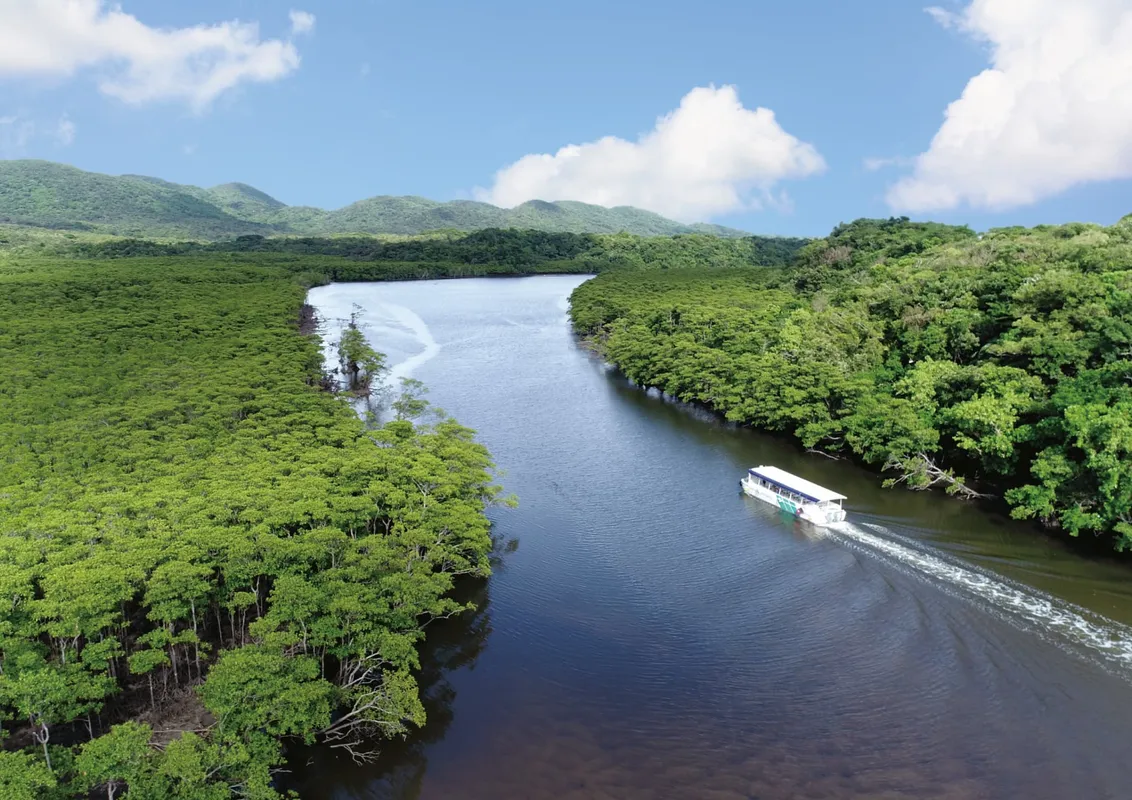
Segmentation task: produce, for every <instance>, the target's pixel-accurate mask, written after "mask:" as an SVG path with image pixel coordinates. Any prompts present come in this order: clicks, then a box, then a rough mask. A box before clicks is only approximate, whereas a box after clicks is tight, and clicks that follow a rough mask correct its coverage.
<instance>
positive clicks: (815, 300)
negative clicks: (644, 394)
mask: <svg viewBox="0 0 1132 800" xmlns="http://www.w3.org/2000/svg"><path fill="white" fill-rule="evenodd" d="M571 315H572V318H573V322H574V325H575V327H576V328H577V329H578V330H579V331H580V332H582V333H583V334H585V335H587V336H589V337H591V338H592V339H593V341H594V342H595V343H597V345H598V346H599V347H600V348H601V349H602V351H603V352H604V354H605V355H606V356H607V357H608V358H609V360H611V361H612V362H614V363H615V364H617V365H618V366H620V367H621V369H622V370H623V371H624V372H625V374H626V375H628V377H629V378H631V379H632V380H634V381H635V382H637V383H639V384H642V385H645V386H655V387H658V388H660V389H662V390H664V391H665V392H667V393H669V394H671V395H674V396H676V397H678V398H680V399H682V400H686V401H692V402H698V403H702V404H705V405H707V406H710V407H712V408H714V409H716V410H718V411H719V412H721V413H723V414H725V415H726V416H727V417H728V418H729V419H731V420H735V421H738V422H742V423H746V424H750V425H753V426H757V427H760V428H764V429H769V430H775V431H782V432H786V433H790V434H793V435H795V436H796V437H798V439H799V440H800V441H801V443H802V444H803V445H805V446H806V447H808V448H812V449H814V450H818V451H821V452H823V453H825V454H827V455H831V456H833V457H837V458H852V459H854V460H858V461H860V462H863V463H865V464H868V465H871V466H873V467H875V468H876V469H878V470H881V471H883V472H884V473H886V474H887V475H888V476H889V478H890V479H891V481H892V482H894V483H900V484H906V485H909V486H911V487H913V488H928V487H930V486H937V487H946V488H947V489H948V490H949V491H951V492H954V493H959V494H962V495H967V496H974V495H976V494H988V495H994V496H996V497H999V498H1002V499H1004V500H1005V501H1006V502H1007V503H1008V504H1009V505H1010V507H1011V509H1012V513H1013V514H1014V515H1015V516H1016V517H1019V518H1025V519H1037V520H1040V521H1041V522H1043V523H1044V524H1045V525H1047V526H1048V527H1050V528H1055V529H1060V530H1062V531H1065V532H1067V533H1069V534H1070V535H1073V536H1077V535H1098V536H1105V537H1109V538H1110V540H1111V541H1112V543H1113V544H1114V545H1115V546H1116V548H1117V549H1121V550H1127V549H1132V216H1128V217H1125V218H1124V219H1123V220H1122V221H1121V222H1119V223H1117V224H1116V225H1114V226H1112V227H1109V228H1103V227H1100V226H1098V225H1084V224H1069V225H1061V226H1039V227H1037V228H1034V229H1030V230H1027V229H1022V228H1010V229H999V230H992V231H989V232H987V233H985V234H983V235H981V236H977V235H976V234H975V233H974V232H973V231H971V230H969V229H967V228H957V227H950V226H944V225H934V224H930V223H919V224H917V223H911V222H909V221H908V220H906V219H893V220H859V221H857V222H855V223H852V224H849V225H842V226H839V227H838V228H837V229H836V230H835V231H834V232H833V234H832V235H830V236H829V237H827V238H826V239H823V240H819V241H816V242H813V243H811V244H809V245H807V246H806V247H805V248H804V249H803V250H802V251H801V252H800V253H799V255H798V258H797V261H796V262H795V266H794V267H793V268H791V269H786V270H783V269H774V270H770V269H765V270H761V269H743V270H707V269H702V268H700V269H692V270H668V271H657V270H654V271H645V270H632V271H611V272H609V273H607V274H604V275H600V276H598V277H597V278H596V279H594V280H592V281H588V282H586V283H585V284H583V285H582V286H580V287H579V288H578V289H577V290H576V291H575V292H574V295H573V297H572V298H571Z"/></svg>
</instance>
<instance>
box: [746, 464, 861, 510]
mask: <svg viewBox="0 0 1132 800" xmlns="http://www.w3.org/2000/svg"><path fill="white" fill-rule="evenodd" d="M751 474H752V475H755V476H757V477H759V478H765V479H766V480H768V481H770V482H771V483H776V484H778V485H779V486H781V487H782V488H783V489H789V490H790V491H792V492H795V493H797V494H800V495H802V497H805V498H806V499H807V500H812V501H813V502H815V503H824V502H826V501H827V500H845V499H847V498H846V497H845V495H843V494H838V493H837V492H831V491H830V490H829V489H826V488H825V487H824V486H818V485H817V484H816V483H811V482H810V481H808V480H806V479H805V478H799V477H798V476H797V475H791V474H790V473H789V472H787V471H786V470H783V469H779V468H778V467H752V468H751Z"/></svg>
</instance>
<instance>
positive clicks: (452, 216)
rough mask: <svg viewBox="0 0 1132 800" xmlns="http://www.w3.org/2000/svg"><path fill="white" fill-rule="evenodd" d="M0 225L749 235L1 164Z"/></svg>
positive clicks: (590, 213) (47, 164) (205, 233)
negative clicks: (307, 202) (289, 198)
mask: <svg viewBox="0 0 1132 800" xmlns="http://www.w3.org/2000/svg"><path fill="white" fill-rule="evenodd" d="M0 222H7V223H12V224H18V225H29V226H36V227H46V228H57V229H72V230H91V231H100V232H104V233H112V234H116V235H120V236H149V237H162V238H195V239H217V238H226V237H231V236H240V235H246V234H261V235H280V234H300V235H311V236H316V235H326V234H335V233H373V234H377V233H395V234H415V233H423V232H426V231H433V230H441V229H456V230H462V231H475V230H482V229H484V228H530V229H534V230H543V231H550V232H556V233H620V232H626V233H633V234H637V235H641V236H671V235H674V234H678V233H706V234H712V235H715V236H724V237H739V236H749V235H750V234H748V233H745V232H744V231H739V230H736V229H734V228H725V227H723V226H719V225H708V224H704V223H699V224H695V225H684V224H682V223H679V222H675V221H673V220H670V219H666V218H665V217H662V216H660V215H659V214H654V213H652V212H651V211H644V210H643V209H639V208H632V207H630V206H618V207H616V208H604V207H602V206H595V205H589V204H588V203H578V202H571V201H560V202H555V203H550V202H546V201H543V200H531V201H528V202H526V203H523V204H522V205H520V206H516V207H515V208H499V207H497V206H493V205H491V204H489V203H480V202H476V201H472V200H453V201H449V202H444V203H442V202H438V201H436V200H428V199H426V198H423V197H391V196H378V197H370V198H367V199H365V200H359V201H358V202H356V203H351V204H350V205H348V206H345V207H344V208H339V209H336V210H333V211H326V210H324V209H321V208H313V207H311V206H288V205H286V204H285V203H282V202H280V201H278V200H276V199H275V198H274V197H271V196H270V195H268V194H266V193H265V192H262V191H260V190H259V189H256V188H255V187H253V186H248V185H247V184H244V183H225V184H221V185H220V186H214V187H212V188H211V189H203V188H200V187H198V186H186V185H183V184H177V183H171V182H169V181H166V180H162V179H161V178H152V177H149V176H146V175H103V174H101V173H97V172H86V171H84V170H81V169H78V168H77V167H72V166H68V165H66V164H58V163H55V162H51V161H33V160H17V161H0Z"/></svg>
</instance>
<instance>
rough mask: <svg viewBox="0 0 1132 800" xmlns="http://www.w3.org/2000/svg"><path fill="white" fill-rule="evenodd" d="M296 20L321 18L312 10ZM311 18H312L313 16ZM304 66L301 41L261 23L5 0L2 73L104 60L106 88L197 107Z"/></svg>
mask: <svg viewBox="0 0 1132 800" xmlns="http://www.w3.org/2000/svg"><path fill="white" fill-rule="evenodd" d="M302 13H303V12H291V14H292V16H291V19H292V27H293V28H295V29H296V30H297V29H298V27H299V26H300V25H307V26H308V27H307V28H306V30H309V29H310V27H309V26H312V25H313V24H314V17H313V16H310V15H306V16H305V17H302V18H301V20H300V21H298V22H296V15H299V14H302ZM308 17H309V19H308ZM298 66H299V54H298V52H297V51H296V49H295V46H294V45H293V44H292V43H291V42H289V41H284V40H280V39H267V40H262V39H260V36H259V27H258V26H257V25H256V24H255V23H242V22H221V23H219V24H215V25H197V26H193V27H188V28H170V29H158V28H152V27H149V26H147V25H145V24H144V23H142V22H140V21H139V20H138V19H137V18H136V17H133V16H131V15H130V14H127V13H125V12H123V11H122V10H121V9H120V8H119V7H118V6H116V5H114V6H106V5H104V3H103V2H102V0H0V78H2V77H4V76H12V77H26V76H35V75H61V76H69V75H73V74H74V73H76V72H77V71H78V70H80V69H83V68H90V67H99V68H101V70H100V78H99V88H100V89H101V90H102V91H103V92H104V93H106V94H108V95H111V96H112V97H116V98H119V99H121V100H123V101H125V102H127V103H146V102H150V101H154V100H179V101H183V102H187V103H189V105H191V106H192V107H193V108H194V109H196V110H198V111H199V110H203V109H205V108H206V107H207V106H208V105H209V104H210V103H211V102H212V101H213V100H215V99H216V97H217V96H219V95H220V94H222V93H223V92H225V91H227V90H229V89H231V88H233V87H235V86H237V85H239V84H241V83H244V82H262V81H273V80H277V79H279V78H282V77H283V76H285V75H287V74H289V73H291V72H293V71H294V70H295V69H296V68H298Z"/></svg>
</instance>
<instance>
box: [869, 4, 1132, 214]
mask: <svg viewBox="0 0 1132 800" xmlns="http://www.w3.org/2000/svg"><path fill="white" fill-rule="evenodd" d="M933 16H935V17H936V18H937V19H939V18H940V15H938V14H935V13H933ZM943 19H945V20H947V21H949V22H950V23H952V24H954V26H956V27H958V28H959V29H960V30H962V31H963V32H965V33H967V34H968V35H969V36H971V37H973V38H975V39H977V40H979V41H982V42H986V43H988V44H989V45H990V51H991V66H990V68H988V69H986V70H984V71H983V72H981V73H980V74H979V75H976V76H975V77H974V78H972V79H971V80H970V82H969V83H968V84H967V87H966V89H965V90H964V91H963V94H962V96H961V97H960V98H959V99H958V100H956V101H955V102H953V103H952V104H951V105H950V106H948V108H947V112H946V115H945V117H946V118H945V120H944V123H943V126H942V127H941V128H940V129H939V132H938V133H937V134H936V135H935V138H934V139H933V140H932V143H931V146H930V147H929V149H928V150H927V152H925V153H923V154H921V155H920V156H919V157H918V158H917V159H916V162H915V168H914V170H913V172H912V174H911V175H909V176H908V177H906V178H904V179H903V180H901V181H899V182H898V183H897V184H896V185H894V186H892V187H891V188H890V190H889V192H888V202H889V204H890V205H891V206H892V207H893V208H894V209H899V210H905V211H929V210H934V209H950V208H955V207H958V206H960V205H968V206H971V207H976V208H986V209H1006V208H1011V207H1016V206H1020V205H1026V204H1029V203H1034V202H1036V201H1038V200H1041V199H1042V198H1045V197H1049V196H1051V195H1054V194H1057V193H1059V192H1062V191H1064V190H1066V189H1068V188H1070V187H1072V186H1075V185H1078V184H1082V183H1088V182H1092V181H1102V180H1111V179H1116V178H1129V177H1132V0H972V2H971V3H970V5H968V6H967V7H966V8H965V9H964V10H963V11H962V12H961V13H959V14H957V15H954V16H951V15H945V16H944V17H943Z"/></svg>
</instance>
